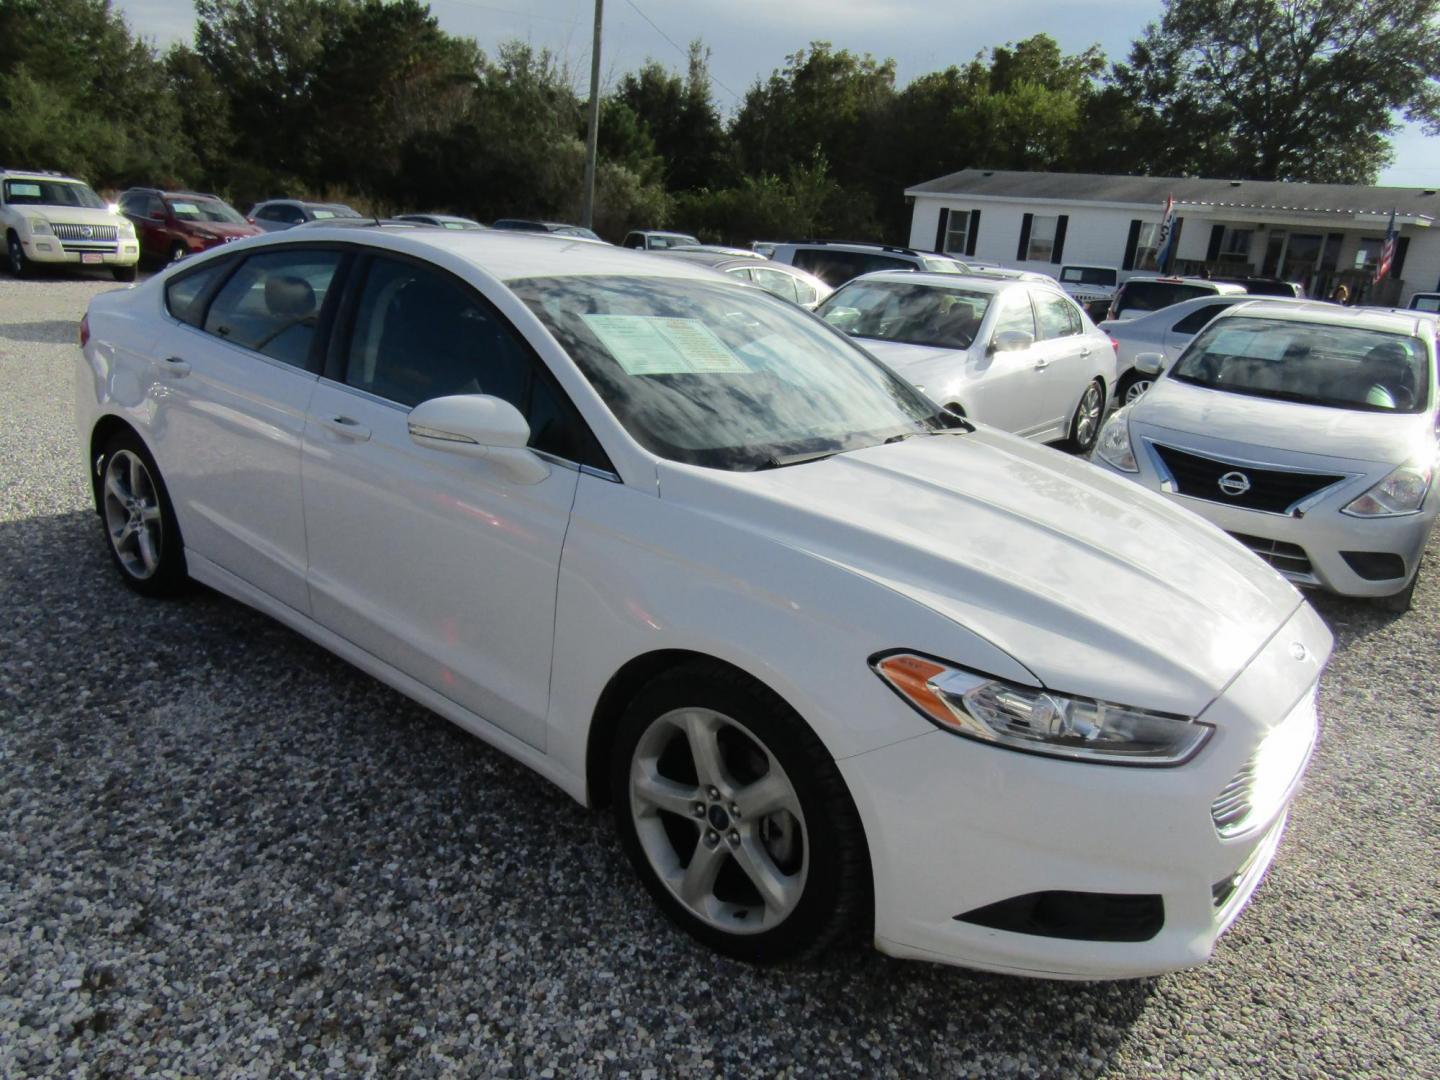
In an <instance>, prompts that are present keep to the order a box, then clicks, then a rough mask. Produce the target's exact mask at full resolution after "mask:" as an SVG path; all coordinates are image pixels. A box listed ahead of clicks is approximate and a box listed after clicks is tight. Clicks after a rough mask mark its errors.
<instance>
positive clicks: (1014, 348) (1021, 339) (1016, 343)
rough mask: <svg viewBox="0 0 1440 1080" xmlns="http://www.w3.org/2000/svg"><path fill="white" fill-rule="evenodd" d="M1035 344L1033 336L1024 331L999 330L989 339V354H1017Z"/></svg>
mask: <svg viewBox="0 0 1440 1080" xmlns="http://www.w3.org/2000/svg"><path fill="white" fill-rule="evenodd" d="M1034 344H1035V336H1034V335H1033V334H1027V333H1026V332H1025V331H1024V330H1001V331H1000V333H998V334H996V335H995V336H994V337H992V338H991V339H990V348H989V350H988V351H989V352H992V353H1000V352H1019V351H1020V350H1021V349H1028V348H1029V347H1030V346H1031V345H1034Z"/></svg>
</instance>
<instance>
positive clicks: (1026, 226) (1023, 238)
mask: <svg viewBox="0 0 1440 1080" xmlns="http://www.w3.org/2000/svg"><path fill="white" fill-rule="evenodd" d="M1034 220H1035V215H1034V214H1026V215H1025V217H1024V218H1023V219H1022V220H1021V222H1020V247H1019V248H1018V249H1017V250H1016V252H1015V260H1016V261H1017V262H1024V261H1025V256H1026V255H1029V254H1030V223H1031V222H1032V221H1034Z"/></svg>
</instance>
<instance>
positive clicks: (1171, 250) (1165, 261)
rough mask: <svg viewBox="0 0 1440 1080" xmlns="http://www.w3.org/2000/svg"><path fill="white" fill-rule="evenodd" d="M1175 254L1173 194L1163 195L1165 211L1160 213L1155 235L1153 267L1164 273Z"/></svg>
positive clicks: (1172, 261)
mask: <svg viewBox="0 0 1440 1080" xmlns="http://www.w3.org/2000/svg"><path fill="white" fill-rule="evenodd" d="M1174 255H1175V196H1174V195H1167V196H1166V197H1165V211H1164V213H1162V214H1161V215H1160V231H1159V233H1158V234H1157V235H1156V237H1155V269H1157V270H1159V271H1160V273H1162V274H1163V273H1165V272H1166V270H1167V268H1168V266H1169V265H1171V264H1173V263H1174Z"/></svg>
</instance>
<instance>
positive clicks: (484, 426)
mask: <svg viewBox="0 0 1440 1080" xmlns="http://www.w3.org/2000/svg"><path fill="white" fill-rule="evenodd" d="M407 426H408V427H409V429H410V438H411V439H412V440H414V442H415V443H416V444H417V445H419V446H425V447H429V448H430V449H431V450H443V451H445V452H446V453H450V454H460V455H461V456H463V457H471V458H479V459H480V460H482V461H488V462H489V463H490V464H492V465H494V466H495V467H496V468H497V469H499V470H500V471H501V472H502V473H504V474H505V475H506V477H507V478H509V479H511V480H513V481H515V483H517V484H538V483H539V482H540V481H541V480H544V479H545V478H546V477H547V476H549V475H550V466H548V465H546V464H545V462H543V461H541V460H540V458H538V457H537V456H536V455H535V454H534V453H532V452H531V451H530V449H529V448H528V446H527V444H528V443H529V442H530V425H529V424H528V423H526V421H525V417H523V416H522V415H520V410H519V409H517V408H515V406H514V405H511V404H510V402H508V401H505V400H503V399H501V398H498V397H491V396H490V395H488V394H456V395H454V396H452V397H438V398H431V399H430V400H429V401H422V402H421V403H420V404H419V405H416V406H415V408H413V409H411V410H410V417H409V420H408V421H407Z"/></svg>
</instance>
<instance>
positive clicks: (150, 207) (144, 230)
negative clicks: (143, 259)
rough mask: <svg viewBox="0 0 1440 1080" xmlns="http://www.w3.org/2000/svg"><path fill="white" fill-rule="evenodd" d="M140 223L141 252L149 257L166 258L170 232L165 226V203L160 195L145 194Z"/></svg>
mask: <svg viewBox="0 0 1440 1080" xmlns="http://www.w3.org/2000/svg"><path fill="white" fill-rule="evenodd" d="M138 224H139V232H140V254H141V255H144V256H147V257H149V258H161V259H163V258H165V257H166V256H167V255H168V254H169V248H170V234H169V232H168V231H167V229H166V228H165V204H164V203H163V202H162V201H161V199H160V196H158V195H147V196H145V202H144V208H143V210H142V214H141V217H140V219H139V223H138Z"/></svg>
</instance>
